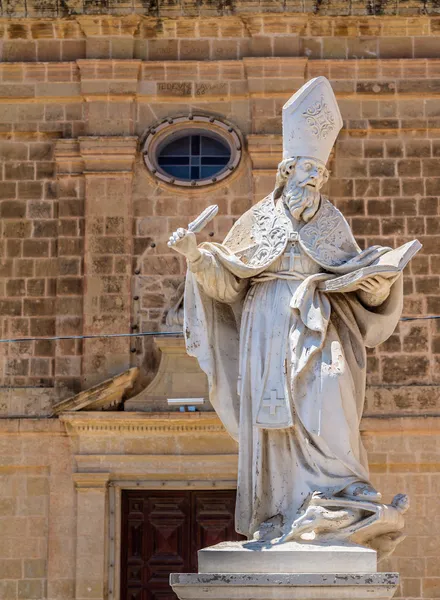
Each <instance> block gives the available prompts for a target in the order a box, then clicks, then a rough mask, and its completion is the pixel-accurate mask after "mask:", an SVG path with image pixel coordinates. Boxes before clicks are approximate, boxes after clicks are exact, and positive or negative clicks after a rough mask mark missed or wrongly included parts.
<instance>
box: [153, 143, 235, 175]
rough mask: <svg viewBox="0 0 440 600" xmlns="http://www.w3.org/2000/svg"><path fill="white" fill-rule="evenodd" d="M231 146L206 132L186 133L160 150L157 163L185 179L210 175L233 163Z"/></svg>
mask: <svg viewBox="0 0 440 600" xmlns="http://www.w3.org/2000/svg"><path fill="white" fill-rule="evenodd" d="M230 158H231V150H230V149H229V147H228V146H227V145H226V144H225V143H224V142H223V141H222V140H220V139H215V138H214V137H212V136H210V135H206V134H198V133H194V134H193V133H190V134H183V135H181V136H180V137H178V138H177V139H174V140H172V141H170V142H168V143H166V142H165V144H164V145H163V147H162V148H161V150H160V151H159V153H158V157H157V164H158V165H159V167H161V168H162V170H163V171H165V173H167V174H168V175H171V177H175V178H176V179H183V180H185V181H191V180H195V181H197V180H200V179H208V178H212V177H215V176H216V175H218V174H219V173H221V172H222V171H223V170H224V168H225V167H226V166H227V164H228V163H229V160H230Z"/></svg>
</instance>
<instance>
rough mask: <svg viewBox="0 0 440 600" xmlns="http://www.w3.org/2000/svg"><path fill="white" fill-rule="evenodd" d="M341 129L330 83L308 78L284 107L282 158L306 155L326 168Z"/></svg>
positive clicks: (316, 78) (339, 116)
mask: <svg viewBox="0 0 440 600" xmlns="http://www.w3.org/2000/svg"><path fill="white" fill-rule="evenodd" d="M341 129H342V117H341V113H340V111H339V107H338V103H337V102H336V98H335V95H334V93H333V90H332V87H331V85H330V82H329V81H328V79H326V78H325V77H315V79H311V80H310V81H308V82H307V83H306V84H304V85H303V86H302V88H300V89H299V90H298V91H297V92H296V94H294V95H293V96H292V97H291V98H290V100H289V101H288V102H286V104H285V105H284V106H283V159H285V158H293V157H295V156H308V157H310V158H316V159H318V160H320V161H321V162H322V163H323V164H324V165H325V164H326V163H327V160H328V157H329V155H330V152H331V149H332V148H333V144H334V143H335V141H336V138H337V137H338V133H339V132H340V130H341Z"/></svg>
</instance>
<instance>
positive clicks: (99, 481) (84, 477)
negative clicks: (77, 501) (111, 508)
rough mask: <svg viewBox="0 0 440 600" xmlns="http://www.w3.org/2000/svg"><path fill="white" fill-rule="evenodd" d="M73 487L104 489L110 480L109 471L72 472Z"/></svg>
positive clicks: (81, 489)
mask: <svg viewBox="0 0 440 600" xmlns="http://www.w3.org/2000/svg"><path fill="white" fill-rule="evenodd" d="M72 478H73V481H74V483H75V487H76V489H77V490H79V491H84V490H90V489H100V490H105V488H106V487H107V484H108V482H109V480H110V474H109V473H73V475H72Z"/></svg>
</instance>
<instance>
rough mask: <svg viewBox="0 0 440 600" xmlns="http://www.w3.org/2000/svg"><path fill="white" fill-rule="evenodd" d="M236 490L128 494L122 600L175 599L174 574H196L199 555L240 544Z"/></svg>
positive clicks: (124, 510)
mask: <svg viewBox="0 0 440 600" xmlns="http://www.w3.org/2000/svg"><path fill="white" fill-rule="evenodd" d="M235 496H236V492H235V490H169V491H168V490H167V491H165V490H163V491H162V490H160V491H156V490H142V491H137V490H136V491H135V490H133V491H124V492H123V494H122V521H121V596H120V597H121V600H176V598H177V596H176V595H175V594H174V592H173V591H172V589H171V588H170V586H169V584H168V578H169V574H170V573H172V572H187V573H191V572H197V551H198V550H199V549H200V548H204V547H206V546H212V545H214V544H218V543H219V542H222V541H225V540H237V539H241V536H239V534H237V533H236V532H235V529H234V511H235Z"/></svg>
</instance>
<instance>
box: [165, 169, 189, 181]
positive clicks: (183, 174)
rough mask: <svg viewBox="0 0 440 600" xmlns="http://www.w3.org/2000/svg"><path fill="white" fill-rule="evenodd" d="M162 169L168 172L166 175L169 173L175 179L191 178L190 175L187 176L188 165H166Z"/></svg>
mask: <svg viewBox="0 0 440 600" xmlns="http://www.w3.org/2000/svg"><path fill="white" fill-rule="evenodd" d="M164 171H165V172H166V173H168V175H171V176H172V177H175V178H176V179H185V180H188V179H191V177H190V176H189V167H175V166H172V167H167V168H166V169H164Z"/></svg>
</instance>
